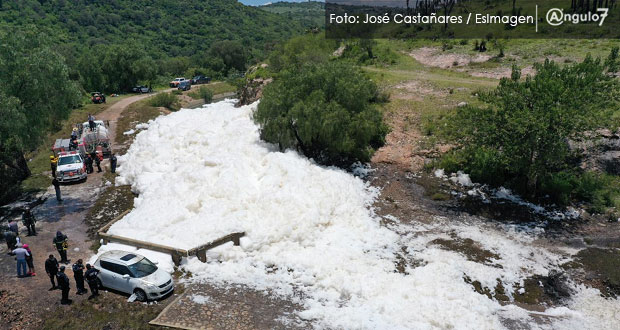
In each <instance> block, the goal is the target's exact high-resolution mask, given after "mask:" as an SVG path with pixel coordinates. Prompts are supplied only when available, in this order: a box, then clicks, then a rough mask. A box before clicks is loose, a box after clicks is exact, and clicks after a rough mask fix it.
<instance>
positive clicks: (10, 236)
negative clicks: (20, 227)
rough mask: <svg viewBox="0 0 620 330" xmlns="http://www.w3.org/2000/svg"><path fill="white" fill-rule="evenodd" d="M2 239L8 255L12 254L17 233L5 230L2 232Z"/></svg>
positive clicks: (15, 244)
mask: <svg viewBox="0 0 620 330" xmlns="http://www.w3.org/2000/svg"><path fill="white" fill-rule="evenodd" d="M4 240H5V241H6V246H7V247H8V250H9V255H13V250H15V247H16V246H17V235H15V233H14V232H13V231H11V230H7V231H5V232H4Z"/></svg>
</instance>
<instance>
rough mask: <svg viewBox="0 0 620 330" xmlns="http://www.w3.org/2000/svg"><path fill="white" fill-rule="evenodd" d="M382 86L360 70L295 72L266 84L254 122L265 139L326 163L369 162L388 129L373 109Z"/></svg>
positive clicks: (325, 67) (324, 67)
mask: <svg viewBox="0 0 620 330" xmlns="http://www.w3.org/2000/svg"><path fill="white" fill-rule="evenodd" d="M377 95H378V93H377V87H376V85H375V84H374V83H373V82H372V81H371V80H370V79H368V78H367V77H365V76H364V74H363V73H361V72H360V71H359V70H358V69H356V68H354V67H353V66H351V65H348V64H345V63H335V62H325V63H319V64H309V65H305V66H302V67H300V68H291V69H289V70H285V71H284V72H282V73H280V75H279V76H278V77H277V78H276V80H275V81H274V82H273V83H271V84H269V85H267V87H265V90H264V94H263V98H262V100H261V103H260V104H259V105H258V109H257V111H256V112H255V114H254V119H255V120H256V122H257V123H258V124H259V125H260V127H261V130H260V132H261V138H262V139H263V140H265V141H267V142H271V143H274V144H277V145H278V146H279V147H280V149H281V150H285V149H289V148H290V149H296V150H299V151H300V152H302V153H303V154H304V155H306V156H307V157H310V158H313V159H314V160H315V161H317V162H318V163H321V164H329V165H341V166H342V165H347V164H351V163H353V162H355V161H363V162H365V161H368V160H370V157H371V156H372V154H373V152H374V150H376V149H377V148H378V147H380V146H382V145H383V143H384V139H385V135H386V134H387V131H388V129H387V126H386V125H385V124H384V123H383V121H382V115H381V112H380V111H379V110H378V109H377V108H376V107H375V106H374V104H373V103H374V102H376V100H377Z"/></svg>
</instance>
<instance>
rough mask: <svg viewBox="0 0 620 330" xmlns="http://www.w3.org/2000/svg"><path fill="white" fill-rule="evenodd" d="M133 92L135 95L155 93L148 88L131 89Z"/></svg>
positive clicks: (137, 87)
mask: <svg viewBox="0 0 620 330" xmlns="http://www.w3.org/2000/svg"><path fill="white" fill-rule="evenodd" d="M131 91H132V92H134V93H151V92H153V90H152V89H151V88H150V87H147V86H142V85H140V86H136V87H134V88H132V89H131Z"/></svg>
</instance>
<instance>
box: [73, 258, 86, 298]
mask: <svg viewBox="0 0 620 330" xmlns="http://www.w3.org/2000/svg"><path fill="white" fill-rule="evenodd" d="M73 278H74V279H75V286H76V287H77V294H78V295H83V294H85V293H86V292H88V290H86V289H85V288H84V263H83V261H82V259H78V261H77V262H76V263H74V264H73Z"/></svg>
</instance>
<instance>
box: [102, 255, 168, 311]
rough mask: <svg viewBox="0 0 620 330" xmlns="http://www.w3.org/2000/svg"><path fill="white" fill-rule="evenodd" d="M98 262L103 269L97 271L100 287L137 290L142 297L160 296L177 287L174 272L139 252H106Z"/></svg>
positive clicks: (142, 299) (137, 298)
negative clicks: (161, 267) (161, 266)
mask: <svg viewBox="0 0 620 330" xmlns="http://www.w3.org/2000/svg"><path fill="white" fill-rule="evenodd" d="M94 266H95V267H96V268H97V269H99V270H100V272H99V275H97V279H98V281H99V283H98V284H99V286H100V287H105V288H109V289H114V290H117V291H120V292H124V293H127V294H135V295H136V300H138V301H148V300H154V299H159V298H162V297H165V296H166V295H168V294H169V293H171V292H172V291H173V290H174V282H173V281H172V277H171V276H170V274H168V273H167V272H165V271H163V270H161V269H159V268H158V267H157V265H156V263H153V262H151V261H150V260H149V259H147V258H145V257H144V256H141V255H139V254H138V253H135V252H126V251H120V250H113V251H107V252H104V253H103V254H101V255H100V256H99V258H98V259H97V261H95V264H94Z"/></svg>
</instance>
